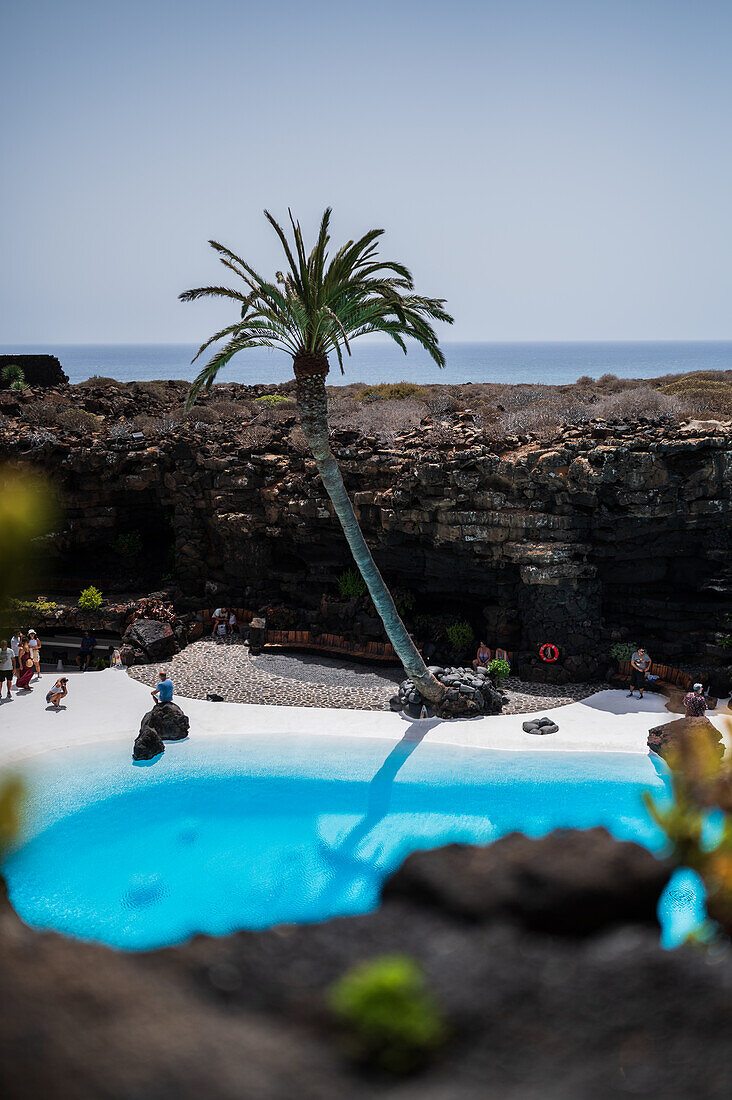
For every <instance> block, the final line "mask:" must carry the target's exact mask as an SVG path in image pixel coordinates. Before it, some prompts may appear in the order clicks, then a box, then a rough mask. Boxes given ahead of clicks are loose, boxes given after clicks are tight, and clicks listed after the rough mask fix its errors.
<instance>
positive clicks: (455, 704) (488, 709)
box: [389, 665, 507, 718]
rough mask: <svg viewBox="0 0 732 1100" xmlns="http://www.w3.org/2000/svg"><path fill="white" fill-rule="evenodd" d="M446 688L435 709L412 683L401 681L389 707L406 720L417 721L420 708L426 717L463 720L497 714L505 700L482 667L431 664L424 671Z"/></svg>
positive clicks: (410, 681)
mask: <svg viewBox="0 0 732 1100" xmlns="http://www.w3.org/2000/svg"><path fill="white" fill-rule="evenodd" d="M427 671H428V672H431V673H432V675H433V676H434V677H435V679H436V680H439V682H440V683H441V684H444V686H445V687H446V688H447V692H446V694H445V696H444V698H443V699H442V700H441V702H440V703H439V704H438V705H437V706H435V705H434V704H433V703H430V702H429V701H428V700H427V699H425V698H424V697H423V696H422V695H421V693H420V691H419V688H418V687H417V685H416V684H415V683H414V680H403V681H402V682H401V684H400V685H399V689H398V692H397V694H396V695H394V696H392V698H391V700H390V701H389V705H390V706H391V709H392V710H396V711H401V710H403V711H404V712H405V714H407V715H408V716H409V717H410V718H419V717H421V715H422V708H423V707H425V708H426V709H427V714H428V715H429V717H433V716H434V715H437V716H438V717H439V718H465V717H470V716H471V715H479V714H500V713H501V711H502V710H503V704H504V703H505V702H507V697H506V696H504V695H502V694H501V692H500V691H497V690H496V688H495V687H494V686H493V683H492V681H491V679H490V677H489V675H488V673H487V671H486V669H484V668H479V669H477V670H476V671H473V669H472V668H443V667H442V666H441V665H431V666H430V667H429V668H428V670H427Z"/></svg>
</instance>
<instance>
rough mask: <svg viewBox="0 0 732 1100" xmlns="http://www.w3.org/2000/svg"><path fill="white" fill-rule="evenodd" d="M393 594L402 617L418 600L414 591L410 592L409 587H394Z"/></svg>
mask: <svg viewBox="0 0 732 1100" xmlns="http://www.w3.org/2000/svg"><path fill="white" fill-rule="evenodd" d="M392 596H393V598H394V603H395V604H396V609H397V611H398V612H399V614H400V615H401V617H402V618H404V616H405V615H407V614H408V613H409V612H410V611H412V610H413V608H414V605H415V603H416V602H417V601H416V599H415V597H414V592H410V591H409V589H408V588H394V589H393V590H392Z"/></svg>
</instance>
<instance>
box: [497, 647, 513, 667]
mask: <svg viewBox="0 0 732 1100" xmlns="http://www.w3.org/2000/svg"><path fill="white" fill-rule="evenodd" d="M496 660H497V661H505V662H506V664H507V665H510V664H511V662H510V661H509V659H508V653H507V652H506V650H505V649H501V647H500V646H496Z"/></svg>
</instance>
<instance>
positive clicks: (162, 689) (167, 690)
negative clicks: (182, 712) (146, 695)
mask: <svg viewBox="0 0 732 1100" xmlns="http://www.w3.org/2000/svg"><path fill="white" fill-rule="evenodd" d="M150 694H151V695H152V697H153V699H154V700H155V702H156V703H172V702H173V681H172V680H171V679H170V677H169V676H168V673H167V672H166V671H165V669H164V668H161V669H160V672H159V673H158V686H157V687H156V688H154V689H153V690H152V691H151V692H150Z"/></svg>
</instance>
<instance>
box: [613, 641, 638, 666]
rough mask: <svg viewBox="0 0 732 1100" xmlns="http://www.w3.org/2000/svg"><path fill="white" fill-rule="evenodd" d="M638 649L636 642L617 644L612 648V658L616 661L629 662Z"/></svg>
mask: <svg viewBox="0 0 732 1100" xmlns="http://www.w3.org/2000/svg"><path fill="white" fill-rule="evenodd" d="M637 648H638V646H637V645H636V643H635V642H615V644H614V645H611V646H610V656H611V657H613V658H614V660H616V661H629V660H630V658H631V657H632V656H633V654H634V653H635V651H636V649H637Z"/></svg>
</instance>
